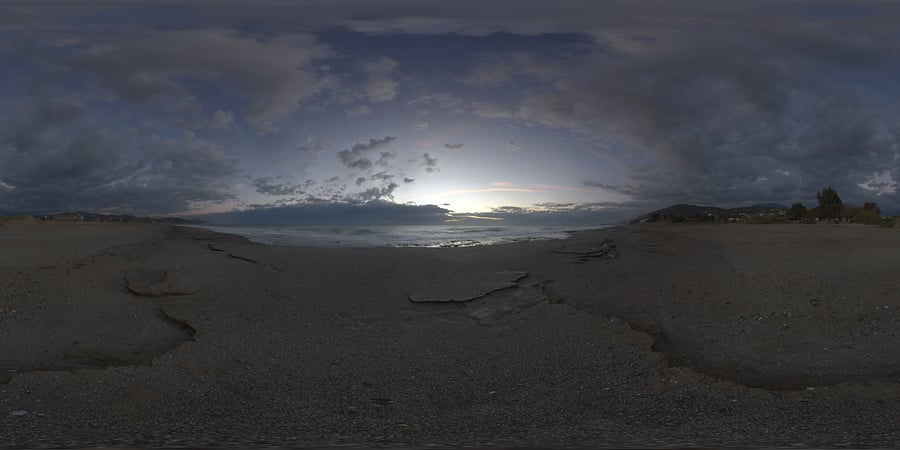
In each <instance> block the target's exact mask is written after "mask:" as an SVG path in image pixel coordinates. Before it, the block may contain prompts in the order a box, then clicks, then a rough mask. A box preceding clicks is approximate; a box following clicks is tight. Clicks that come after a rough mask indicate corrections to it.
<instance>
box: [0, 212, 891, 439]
mask: <svg viewBox="0 0 900 450" xmlns="http://www.w3.org/2000/svg"><path fill="white" fill-rule="evenodd" d="M605 239H610V240H611V243H607V244H606V245H602V243H603V242H604V240H605ZM613 245H614V246H615V247H614V248H613V247H612V246H613ZM613 255H614V256H615V257H612V256H613ZM898 322H900V233H898V232H897V231H896V230H887V229H880V228H873V227H856V226H826V225H821V226H818V225H786V226H779V225H757V226H753V225H746V226H744V225H718V226H702V225H684V226H679V225H641V226H629V227H624V228H620V229H616V230H608V231H599V232H584V233H579V234H577V235H575V236H574V237H572V238H571V239H569V240H566V241H544V242H529V243H519V244H512V245H504V246H492V247H480V248H461V249H415V248H406V249H390V248H379V249H320V248H296V247H267V246H262V245H257V244H252V243H249V242H247V241H245V240H244V239H242V238H239V237H235V236H228V235H221V234H214V233H211V232H207V231H204V230H199V229H187V228H173V227H170V226H165V225H137V224H22V225H7V226H5V227H2V228H0V446H7V447H15V446H62V445H66V446H109V445H132V446H178V445H195V446H196V445H241V446H262V445H277V446H327V445H360V446H363V445H365V446H373V445H377V446H395V445H396V446H404V445H407V446H424V445H431V444H439V445H446V446H451V445H504V446H592V447H600V446H664V445H665V446H794V445H802V446H845V445H852V446H881V447H897V446H900V383H898V380H900V377H898V374H900V350H898V349H900V336H898V333H900V323H898ZM14 411H15V412H17V413H18V414H23V413H21V411H25V412H26V413H24V415H19V416H13V415H10V413H12V412H14Z"/></svg>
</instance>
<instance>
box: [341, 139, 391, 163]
mask: <svg viewBox="0 0 900 450" xmlns="http://www.w3.org/2000/svg"><path fill="white" fill-rule="evenodd" d="M396 139H397V138H396V137H394V136H385V137H383V138H381V139H375V138H372V139H369V140H368V142H357V143H356V144H354V145H353V146H352V147H350V148H346V149H344V150H341V151H339V152H338V153H337V157H338V159H340V160H341V162H342V163H344V165H345V166H347V167H350V168H354V169H361V170H368V169H371V168H372V166H373V165H374V164H375V163H373V162H372V160H371V159H369V158H368V156H366V155H368V154H369V153H370V152H371V151H373V150H377V149H379V148H384V147H386V146H388V145H390V143H391V142H393V141H395V140H396ZM388 154H389V155H390V153H388ZM380 157H381V159H379V161H382V160H383V159H385V154H384V153H382V154H381V156H380ZM388 158H389V157H388Z"/></svg>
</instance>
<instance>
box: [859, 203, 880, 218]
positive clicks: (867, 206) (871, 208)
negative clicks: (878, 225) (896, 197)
mask: <svg viewBox="0 0 900 450" xmlns="http://www.w3.org/2000/svg"><path fill="white" fill-rule="evenodd" d="M862 209H863V211H865V212H872V213H875V214H877V215H879V216H880V215H881V208H879V207H878V205H876V204H875V202H865V203H863V207H862Z"/></svg>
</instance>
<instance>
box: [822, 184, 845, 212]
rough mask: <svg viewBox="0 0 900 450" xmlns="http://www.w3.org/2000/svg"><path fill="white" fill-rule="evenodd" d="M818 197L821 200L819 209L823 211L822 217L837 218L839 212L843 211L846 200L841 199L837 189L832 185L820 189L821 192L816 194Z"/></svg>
mask: <svg viewBox="0 0 900 450" xmlns="http://www.w3.org/2000/svg"><path fill="white" fill-rule="evenodd" d="M816 199H817V200H819V210H820V211H821V216H820V218H822V219H835V218H837V216H838V214H839V213H840V212H841V207H842V206H844V202H843V201H842V200H841V197H840V196H839V195H838V193H837V191H835V190H834V189H832V188H831V187H827V188H824V189H822V190H821V191H819V193H817V194H816Z"/></svg>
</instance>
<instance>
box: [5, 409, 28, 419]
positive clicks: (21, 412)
mask: <svg viewBox="0 0 900 450" xmlns="http://www.w3.org/2000/svg"><path fill="white" fill-rule="evenodd" d="M26 414H28V411H25V410H24V409H14V410H12V411H10V412H9V415H11V416H13V417H21V416H24V415H26Z"/></svg>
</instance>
